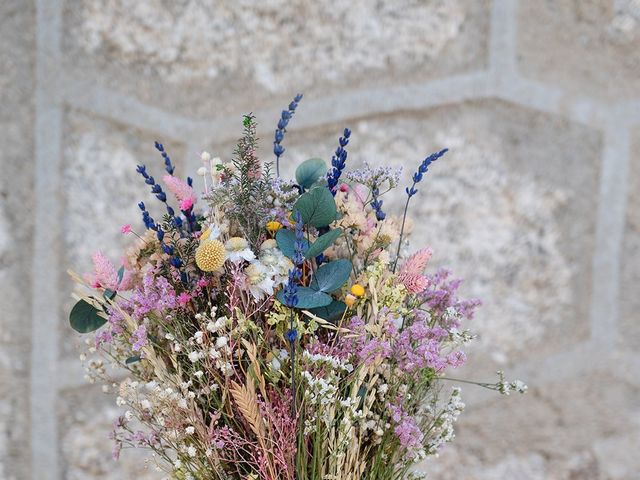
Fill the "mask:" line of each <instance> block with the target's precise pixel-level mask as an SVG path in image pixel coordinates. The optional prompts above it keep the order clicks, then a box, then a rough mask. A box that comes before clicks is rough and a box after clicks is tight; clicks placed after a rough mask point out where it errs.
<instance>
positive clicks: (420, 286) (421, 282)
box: [400, 275, 429, 293]
mask: <svg viewBox="0 0 640 480" xmlns="http://www.w3.org/2000/svg"><path fill="white" fill-rule="evenodd" d="M400 281H401V282H402V284H403V285H404V286H405V287H406V289H407V291H408V292H409V293H422V292H424V291H425V290H426V289H427V287H428V286H429V279H428V278H427V277H425V276H424V275H404V276H402V277H400Z"/></svg>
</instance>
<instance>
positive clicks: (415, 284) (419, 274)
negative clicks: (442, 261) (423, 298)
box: [398, 247, 433, 294]
mask: <svg viewBox="0 0 640 480" xmlns="http://www.w3.org/2000/svg"><path fill="white" fill-rule="evenodd" d="M431 255H433V250H431V248H429V247H427V248H423V249H421V250H418V251H417V252H416V253H414V254H413V255H411V256H410V257H409V258H408V259H407V261H406V262H404V264H403V265H402V267H400V272H399V273H398V280H399V281H400V283H402V284H403V285H404V286H405V287H406V289H407V291H408V292H409V293H414V294H418V293H422V292H424V291H425V290H426V289H427V287H428V286H429V279H428V278H427V277H425V276H424V275H423V272H424V269H425V268H426V267H427V263H428V262H429V260H430V259H431Z"/></svg>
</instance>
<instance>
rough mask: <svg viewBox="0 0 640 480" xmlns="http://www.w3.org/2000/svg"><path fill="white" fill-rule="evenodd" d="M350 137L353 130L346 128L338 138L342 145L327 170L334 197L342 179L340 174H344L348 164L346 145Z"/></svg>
mask: <svg viewBox="0 0 640 480" xmlns="http://www.w3.org/2000/svg"><path fill="white" fill-rule="evenodd" d="M349 137H351V130H349V129H348V128H345V129H344V132H343V134H342V137H340V139H339V140H338V142H339V144H340V145H339V146H338V148H337V149H336V153H335V154H334V155H333V157H332V158H331V168H330V169H329V171H328V172H327V184H328V186H329V190H331V194H332V195H333V196H334V197H335V196H336V191H337V187H338V180H340V175H342V171H343V170H344V167H345V166H346V164H347V151H346V150H345V148H344V147H346V146H347V145H348V144H349Z"/></svg>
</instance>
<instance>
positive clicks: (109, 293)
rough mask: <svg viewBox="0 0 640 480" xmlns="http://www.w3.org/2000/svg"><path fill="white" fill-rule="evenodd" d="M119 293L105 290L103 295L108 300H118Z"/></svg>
mask: <svg viewBox="0 0 640 480" xmlns="http://www.w3.org/2000/svg"><path fill="white" fill-rule="evenodd" d="M117 293H118V292H116V291H115V290H111V289H109V288H105V290H104V292H103V293H102V296H103V297H104V298H106V299H107V300H113V299H114V298H116V295H117Z"/></svg>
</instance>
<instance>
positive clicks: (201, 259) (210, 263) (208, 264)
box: [196, 240, 225, 272]
mask: <svg viewBox="0 0 640 480" xmlns="http://www.w3.org/2000/svg"><path fill="white" fill-rule="evenodd" d="M224 257H225V249H224V245H223V244H222V242H221V241H220V240H205V241H204V242H202V243H201V244H200V246H199V247H198V248H197V249H196V265H197V266H198V268H199V269H200V270H202V271H203V272H215V271H216V270H220V269H221V268H222V265H224V260H225V258H224Z"/></svg>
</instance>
